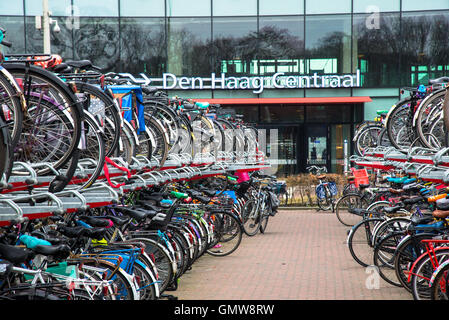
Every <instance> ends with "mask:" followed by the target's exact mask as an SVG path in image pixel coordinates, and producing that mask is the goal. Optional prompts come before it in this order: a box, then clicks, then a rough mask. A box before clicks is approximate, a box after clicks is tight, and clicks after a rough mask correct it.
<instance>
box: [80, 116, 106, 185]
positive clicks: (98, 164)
mask: <svg viewBox="0 0 449 320" xmlns="http://www.w3.org/2000/svg"><path fill="white" fill-rule="evenodd" d="M84 114H85V119H84V120H83V125H84V136H83V137H82V141H83V142H84V144H85V146H84V149H83V150H82V151H81V154H80V158H79V160H78V163H79V164H80V165H81V166H82V167H83V169H85V170H86V171H87V176H88V178H87V180H86V179H83V180H81V181H83V182H81V183H80V187H79V188H80V189H85V188H88V187H90V186H91V185H92V184H93V183H94V182H95V181H96V180H97V178H98V177H99V176H100V174H101V172H102V170H103V165H104V162H105V157H106V150H105V142H104V136H103V133H102V132H101V129H100V127H99V126H98V123H97V121H96V120H95V119H94V118H93V117H92V116H91V115H90V113H89V112H87V111H86V112H85V113H84ZM72 183H77V180H76V179H73V180H72Z"/></svg>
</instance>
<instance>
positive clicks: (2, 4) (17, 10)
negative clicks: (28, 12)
mask: <svg viewBox="0 0 449 320" xmlns="http://www.w3.org/2000/svg"><path fill="white" fill-rule="evenodd" d="M41 2H42V1H41ZM0 15H5V16H12V15H23V0H12V1H0Z"/></svg>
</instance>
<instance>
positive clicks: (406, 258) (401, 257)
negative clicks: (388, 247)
mask: <svg viewBox="0 0 449 320" xmlns="http://www.w3.org/2000/svg"><path fill="white" fill-rule="evenodd" d="M434 236H435V234H425V233H424V234H416V235H413V236H409V237H407V238H406V239H404V241H402V242H401V243H400V244H399V245H398V248H397V252H396V253H395V256H394V271H395V273H396V277H397V278H398V280H399V283H400V284H401V286H403V287H404V288H405V289H406V290H407V291H408V292H410V293H411V292H412V288H411V284H410V283H409V282H408V281H407V278H408V271H409V270H410V267H411V265H412V264H413V262H415V260H416V259H417V258H418V257H419V256H420V255H421V254H422V253H424V252H425V251H426V248H425V245H424V244H422V243H421V240H424V239H432V238H433V237H434Z"/></svg>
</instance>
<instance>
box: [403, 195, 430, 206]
mask: <svg viewBox="0 0 449 320" xmlns="http://www.w3.org/2000/svg"><path fill="white" fill-rule="evenodd" d="M423 201H425V199H424V198H423V197H421V196H418V197H413V198H408V199H404V200H403V202H404V204H408V205H410V204H415V203H419V202H423Z"/></svg>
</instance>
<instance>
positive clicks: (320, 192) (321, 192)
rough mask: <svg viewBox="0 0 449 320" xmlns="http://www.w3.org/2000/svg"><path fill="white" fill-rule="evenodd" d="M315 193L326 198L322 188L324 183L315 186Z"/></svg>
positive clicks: (321, 197)
mask: <svg viewBox="0 0 449 320" xmlns="http://www.w3.org/2000/svg"><path fill="white" fill-rule="evenodd" d="M315 193H316V196H317V197H318V198H319V199H325V198H326V190H324V185H322V184H319V185H318V186H317V187H316V188H315Z"/></svg>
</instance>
